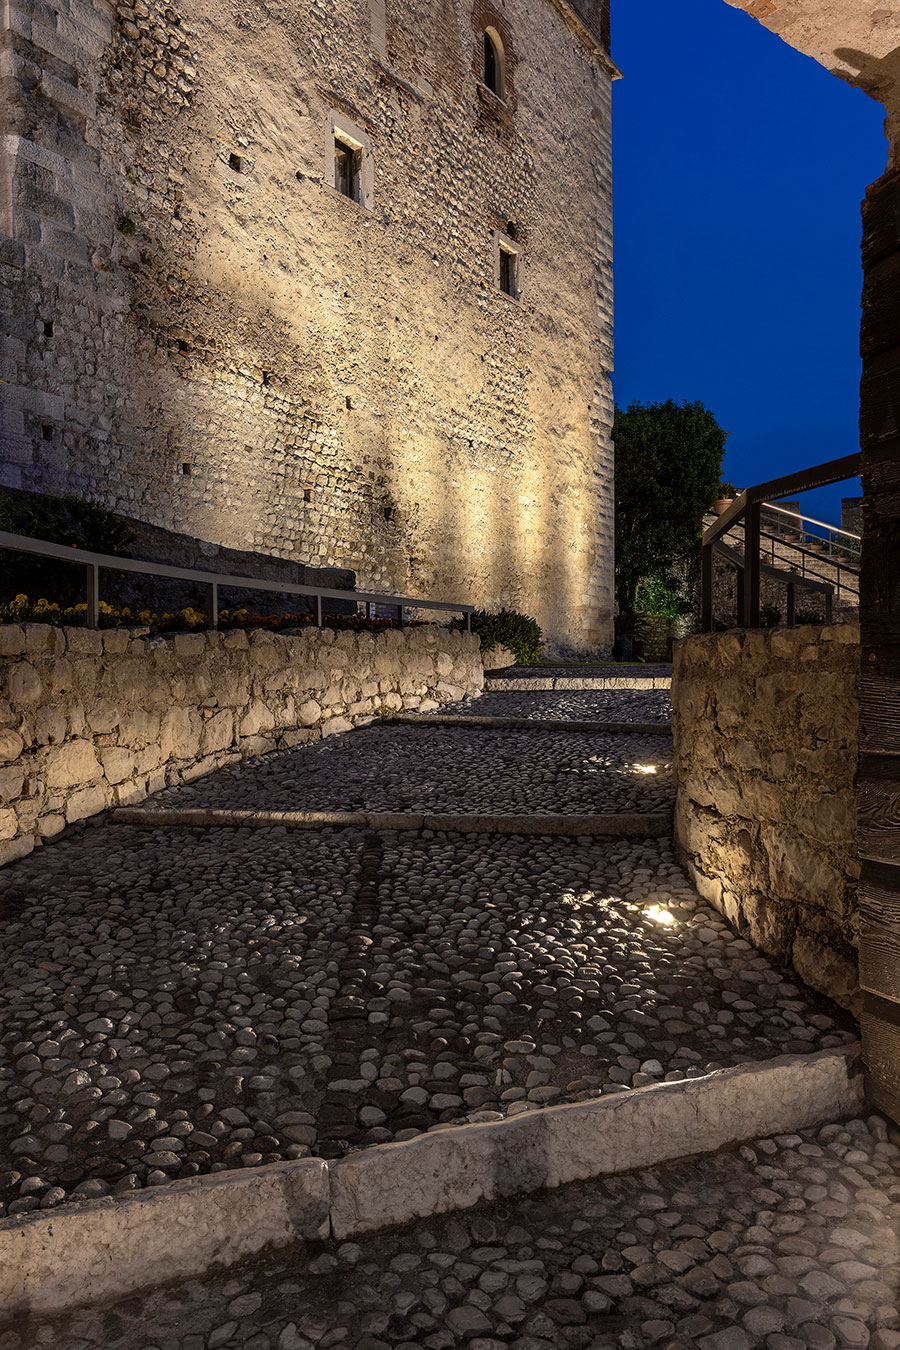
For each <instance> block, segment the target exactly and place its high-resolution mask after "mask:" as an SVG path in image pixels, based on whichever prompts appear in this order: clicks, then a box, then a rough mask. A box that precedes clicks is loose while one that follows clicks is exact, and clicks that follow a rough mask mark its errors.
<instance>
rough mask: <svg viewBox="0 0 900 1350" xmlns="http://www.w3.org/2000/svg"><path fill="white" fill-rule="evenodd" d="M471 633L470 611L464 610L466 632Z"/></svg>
mask: <svg viewBox="0 0 900 1350" xmlns="http://www.w3.org/2000/svg"><path fill="white" fill-rule="evenodd" d="M471 631H472V611H471V610H470V609H469V610H466V632H467V633H471Z"/></svg>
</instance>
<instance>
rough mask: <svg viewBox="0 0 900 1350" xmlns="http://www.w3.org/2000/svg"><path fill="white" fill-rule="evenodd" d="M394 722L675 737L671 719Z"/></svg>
mask: <svg viewBox="0 0 900 1350" xmlns="http://www.w3.org/2000/svg"><path fill="white" fill-rule="evenodd" d="M390 720H391V722H392V723H394V722H400V723H405V724H407V725H409V726H419V727H487V728H489V729H494V730H497V731H587V732H596V733H597V734H598V735H613V736H671V735H672V723H671V722H606V721H603V722H599V721H578V720H576V719H572V718H569V719H564V718H537V717H478V716H475V715H474V714H473V715H464V714H460V715H458V716H456V715H451V716H442V715H441V714H440V713H398V714H397V715H396V716H395V717H392V718H391V719H390Z"/></svg>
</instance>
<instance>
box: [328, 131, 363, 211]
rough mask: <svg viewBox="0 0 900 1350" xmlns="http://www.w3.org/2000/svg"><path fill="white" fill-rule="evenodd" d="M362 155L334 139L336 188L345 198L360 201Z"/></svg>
mask: <svg viewBox="0 0 900 1350" xmlns="http://www.w3.org/2000/svg"><path fill="white" fill-rule="evenodd" d="M360 159H361V155H360V152H359V150H358V149H357V148H356V147H355V146H353V145H347V143H346V142H345V141H340V140H338V138H337V137H336V136H335V138H334V186H335V187H336V188H337V190H338V192H340V193H341V194H342V195H343V196H344V197H349V198H350V199H351V201H354V202H358V201H359V167H360Z"/></svg>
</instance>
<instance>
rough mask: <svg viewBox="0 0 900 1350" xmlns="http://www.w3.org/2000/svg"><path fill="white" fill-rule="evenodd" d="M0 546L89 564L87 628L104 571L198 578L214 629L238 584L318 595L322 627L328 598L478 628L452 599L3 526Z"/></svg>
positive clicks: (95, 621)
mask: <svg viewBox="0 0 900 1350" xmlns="http://www.w3.org/2000/svg"><path fill="white" fill-rule="evenodd" d="M0 548H5V549H12V550H14V551H15V552H16V553H36V554H38V555H39V556H40V557H42V558H56V559H58V560H59V561H60V562H71V563H76V564H78V565H80V566H81V567H84V568H85V569H86V572H87V616H86V617H87V626H88V628H98V627H99V617H100V570H101V568H102V569H105V570H108V571H114V572H139V573H141V574H143V575H145V576H158V577H173V578H175V580H177V581H195V582H198V583H199V584H200V585H202V586H206V587H207V598H206V615H207V618H208V620H209V626H210V628H218V626H219V587H220V586H226V587H235V588H238V589H240V590H255V591H271V592H274V593H275V594H278V595H305V596H312V597H314V598H315V602H316V625H317V627H319V628H321V627H322V615H323V610H322V601H323V600H344V601H347V602H348V603H350V602H354V603H357V604H365V606H366V609H367V612H371V606H373V605H384V606H385V607H386V608H389V609H396V610H397V617H398V619H399V620H400V621H401V622H402V619H403V610H404V609H435V610H443V611H450V612H451V613H455V614H462V615H463V616H464V618H465V624H466V628H467V630H468V631H469V632H471V630H472V614H473V612H474V609H475V606H474V605H464V604H461V603H460V604H457V603H455V602H454V603H451V602H450V601H447V600H419V599H414V598H412V597H410V596H401V595H381V594H379V593H378V592H376V591H342V590H335V589H334V588H332V587H329V586H307V585H298V584H297V583H296V582H291V581H266V580H263V579H262V578H261V577H246V576H239V575H238V576H234V575H231V574H230V573H226V572H203V571H197V570H195V569H193V568H190V567H173V566H171V565H170V564H169V563H151V562H143V561H141V560H140V559H139V558H120V557H119V556H118V555H116V554H112V553H91V552H89V551H88V550H87V549H80V548H71V547H70V546H69V545H68V544H53V543H51V542H50V541H49V540H47V539H32V538H30V537H29V536H28V535H24V534H9V533H8V532H7V531H5V530H0Z"/></svg>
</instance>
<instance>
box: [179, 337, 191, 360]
mask: <svg viewBox="0 0 900 1350" xmlns="http://www.w3.org/2000/svg"><path fill="white" fill-rule="evenodd" d="M178 350H179V351H180V352H181V354H182V356H187V354H188V352H189V351H190V350H191V348H190V345H189V344H188V343H187V342H185V340H184V338H179V339H178Z"/></svg>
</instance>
